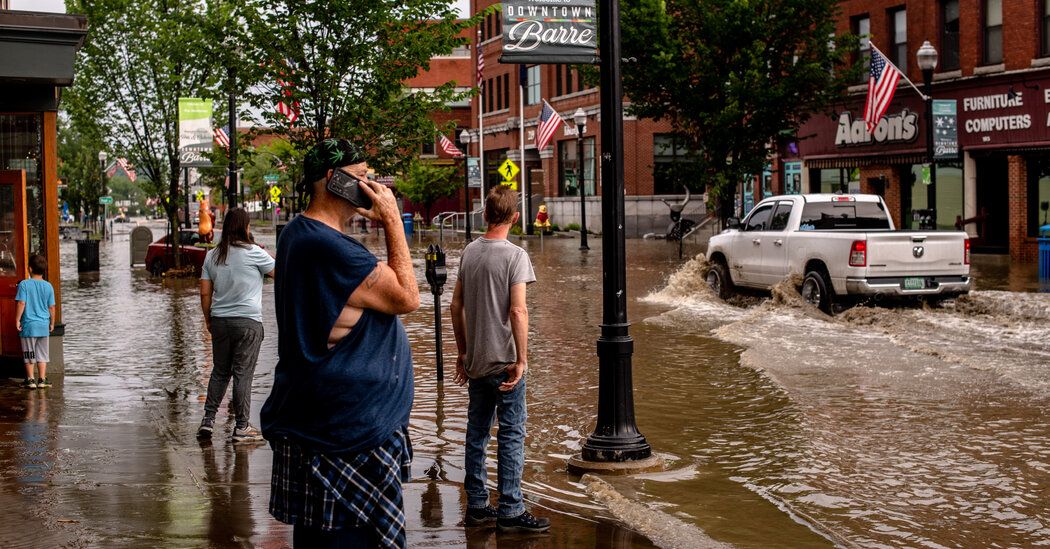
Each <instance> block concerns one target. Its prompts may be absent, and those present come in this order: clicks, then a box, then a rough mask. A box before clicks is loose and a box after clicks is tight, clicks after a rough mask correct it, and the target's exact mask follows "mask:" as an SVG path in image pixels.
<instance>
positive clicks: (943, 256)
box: [707, 194, 971, 312]
mask: <svg viewBox="0 0 1050 549" xmlns="http://www.w3.org/2000/svg"><path fill="white" fill-rule="evenodd" d="M707 260H708V263H709V264H710V270H709V271H708V274H707V283H708V285H709V286H710V287H711V289H712V290H714V291H715V293H717V294H718V295H719V297H721V298H723V299H725V298H726V297H728V296H729V295H731V294H732V292H733V289H734V287H735V286H746V287H750V288H758V289H769V288H771V287H772V286H773V285H775V284H777V283H778V282H780V281H781V280H784V278H785V277H788V276H792V275H796V274H797V275H801V276H802V289H801V293H802V297H803V298H804V299H805V300H806V301H807V302H809V303H812V304H813V305H815V306H817V307H819V308H820V309H821V310H823V311H826V312H829V311H830V310H831V305H832V303H833V301H834V300H835V299H836V296H884V295H896V296H923V297H926V298H927V299H934V300H936V299H939V298H941V297H945V296H951V295H957V294H964V293H967V292H969V291H970V286H971V279H970V240H969V239H968V238H967V235H966V233H964V232H955V231H951V232H949V231H898V230H896V229H895V228H894V226H893V220H892V219H891V218H890V216H889V215H888V213H887V210H886V204H885V203H884V202H883V201H882V198H881V197H879V196H876V195H865V194H850V195H842V194H807V195H787V196H775V197H771V198H767V199H765V200H763V201H762V202H759V203H758V205H756V206H755V207H754V209H752V210H751V213H750V214H749V215H748V216H747V218H746V219H744V221H743V222H739V221H737V220H736V219H730V220H729V228H728V229H726V230H725V231H723V232H722V233H721V234H718V235H716V236H714V237H712V238H711V242H710V243H709V244H708V248H707Z"/></svg>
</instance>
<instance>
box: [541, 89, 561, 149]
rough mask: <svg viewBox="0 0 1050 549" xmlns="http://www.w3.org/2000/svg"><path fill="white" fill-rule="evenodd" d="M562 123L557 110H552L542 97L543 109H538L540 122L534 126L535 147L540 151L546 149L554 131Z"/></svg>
mask: <svg viewBox="0 0 1050 549" xmlns="http://www.w3.org/2000/svg"><path fill="white" fill-rule="evenodd" d="M564 123H565V121H564V120H562V118H561V115H560V114H558V111H556V110H554V108H553V107H551V105H550V103H548V102H547V100H546V99H544V100H543V110H541V111H540V124H539V127H537V128H536V149H537V150H541V151H542V150H543V149H546V148H547V145H549V144H550V142H551V139H552V138H553V137H554V132H556V131H557V130H558V128H559V127H560V126H561V125H562V124H564Z"/></svg>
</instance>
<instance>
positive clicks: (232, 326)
mask: <svg viewBox="0 0 1050 549" xmlns="http://www.w3.org/2000/svg"><path fill="white" fill-rule="evenodd" d="M262 340H263V325H262V323H261V322H258V321H256V320H252V319H250V318H219V317H212V319H211V353H212V358H213V366H212V369H211V379H210V380H209V381H208V399H207V400H206V401H205V402H204V416H205V417H209V418H212V419H214V418H215V414H216V412H218V411H219V404H220V403H222V397H223V396H225V395H226V387H227V386H228V385H229V383H230V377H233V411H234V413H235V414H236V416H237V427H244V426H245V425H247V424H248V416H249V415H250V414H251V408H252V377H253V376H254V375H255V362H256V361H257V360H258V358H259V346H260V345H262Z"/></svg>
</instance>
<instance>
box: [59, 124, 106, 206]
mask: <svg viewBox="0 0 1050 549" xmlns="http://www.w3.org/2000/svg"><path fill="white" fill-rule="evenodd" d="M101 150H105V144H104V143H103V142H102V137H101V136H100V135H98V133H97V132H95V128H94V127H93V126H89V127H87V128H84V127H81V126H79V125H77V124H75V123H73V121H71V120H69V119H68V118H60V120H59V128H58V177H59V178H60V179H61V180H62V182H63V184H64V185H65V189H64V190H63V192H62V197H63V199H64V200H65V201H66V203H67V204H68V205H69V211H70V213H72V214H73V215H74V217H76V219H77V220H78V221H79V220H80V214H81V213H86V214H89V215H90V216H91V218H92V219H96V216H97V214H98V197H99V195H100V193H101V189H102V167H101V166H100V165H99V162H98V153H99V151H101Z"/></svg>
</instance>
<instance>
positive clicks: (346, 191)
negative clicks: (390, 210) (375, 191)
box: [327, 170, 372, 210]
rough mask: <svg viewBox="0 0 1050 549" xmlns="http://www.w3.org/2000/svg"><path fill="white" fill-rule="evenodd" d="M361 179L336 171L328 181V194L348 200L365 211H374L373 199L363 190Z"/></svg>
mask: <svg viewBox="0 0 1050 549" xmlns="http://www.w3.org/2000/svg"><path fill="white" fill-rule="evenodd" d="M361 183H363V181H361V180H360V179H358V178H356V177H354V176H352V175H350V174H348V173H346V172H344V171H343V170H335V173H334V174H332V178H331V179H329V180H328V185H327V188H328V192H330V193H332V194H334V195H336V196H338V197H340V198H342V199H344V200H346V201H347V202H349V203H351V204H353V205H354V206H357V207H358V208H361V209H363V210H370V209H372V199H371V198H369V197H368V195H367V194H365V192H364V191H362V190H361Z"/></svg>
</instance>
